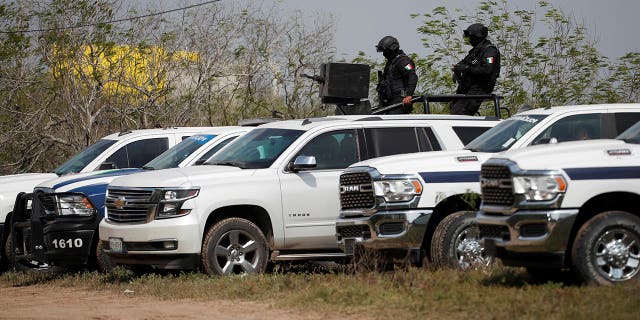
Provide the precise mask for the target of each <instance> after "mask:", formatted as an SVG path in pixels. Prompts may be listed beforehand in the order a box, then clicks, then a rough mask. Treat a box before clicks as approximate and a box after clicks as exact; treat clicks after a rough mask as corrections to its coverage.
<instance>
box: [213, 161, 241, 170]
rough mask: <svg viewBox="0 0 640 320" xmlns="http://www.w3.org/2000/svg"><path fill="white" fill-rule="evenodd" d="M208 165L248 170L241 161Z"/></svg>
mask: <svg viewBox="0 0 640 320" xmlns="http://www.w3.org/2000/svg"><path fill="white" fill-rule="evenodd" d="M206 164H210V165H216V166H232V167H238V168H240V169H246V167H245V165H244V163H242V162H240V161H220V162H207V163H206Z"/></svg>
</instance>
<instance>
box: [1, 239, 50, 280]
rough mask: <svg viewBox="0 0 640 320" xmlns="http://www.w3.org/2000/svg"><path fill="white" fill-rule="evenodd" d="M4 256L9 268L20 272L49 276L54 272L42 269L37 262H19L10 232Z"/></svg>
mask: <svg viewBox="0 0 640 320" xmlns="http://www.w3.org/2000/svg"><path fill="white" fill-rule="evenodd" d="M4 255H5V257H6V258H7V262H6V264H7V267H8V269H12V270H15V271H19V272H25V273H27V272H37V273H43V274H47V273H50V272H52V271H53V269H52V268H41V265H39V264H38V263H37V262H36V261H17V260H16V252H15V247H14V245H13V233H12V232H9V235H8V236H7V241H6V242H5V245H4Z"/></svg>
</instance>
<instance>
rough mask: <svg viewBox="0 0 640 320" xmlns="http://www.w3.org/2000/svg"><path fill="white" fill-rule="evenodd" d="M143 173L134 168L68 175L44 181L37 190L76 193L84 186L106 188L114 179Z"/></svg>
mask: <svg viewBox="0 0 640 320" xmlns="http://www.w3.org/2000/svg"><path fill="white" fill-rule="evenodd" d="M142 171H144V170H142V169H136V168H133V169H116V170H101V171H92V172H86V173H79V174H74V175H66V176H62V177H59V178H57V179H51V180H47V181H44V182H42V183H40V184H38V186H37V188H49V189H53V190H54V191H55V192H66V191H74V192H75V191H81V190H76V189H78V188H81V187H83V186H88V185H97V184H103V185H105V186H106V185H107V184H109V182H111V181H112V180H113V179H115V178H117V177H120V176H123V175H128V174H133V173H138V172H142ZM105 190H106V188H105Z"/></svg>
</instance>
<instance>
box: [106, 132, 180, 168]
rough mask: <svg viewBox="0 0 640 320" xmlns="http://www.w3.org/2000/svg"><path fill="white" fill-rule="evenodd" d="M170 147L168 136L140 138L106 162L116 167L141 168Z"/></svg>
mask: <svg viewBox="0 0 640 320" xmlns="http://www.w3.org/2000/svg"><path fill="white" fill-rule="evenodd" d="M168 148H169V139H168V138H153V139H145V140H138V141H134V142H131V143H129V144H128V145H126V146H124V147H122V148H120V149H119V150H118V151H116V152H115V153H114V154H112V155H111V156H110V157H109V158H107V160H106V161H105V162H112V163H114V164H115V166H116V168H141V167H142V166H143V165H144V164H145V163H147V162H149V160H151V159H153V158H155V157H157V156H158V155H160V154H161V153H163V152H164V151H165V150H167V149H168Z"/></svg>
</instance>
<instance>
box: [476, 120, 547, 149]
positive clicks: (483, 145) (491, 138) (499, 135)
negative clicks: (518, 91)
mask: <svg viewBox="0 0 640 320" xmlns="http://www.w3.org/2000/svg"><path fill="white" fill-rule="evenodd" d="M546 117H547V116H546V115H537V114H528V115H520V116H518V115H516V116H513V117H511V118H509V119H507V120H504V121H502V122H500V123H499V124H498V125H497V126H495V127H493V128H491V129H489V130H487V131H486V132H485V133H483V134H481V135H480V136H478V137H477V138H475V139H474V140H473V141H471V142H469V144H468V145H467V146H466V147H465V149H468V150H471V151H477V152H490V153H493V152H500V151H504V150H507V149H509V147H511V146H512V145H513V144H514V143H515V142H516V141H518V140H519V139H520V138H522V136H524V135H525V133H527V132H528V131H529V130H531V128H533V127H535V126H536V124H538V123H539V122H540V120H542V119H544V118H546Z"/></svg>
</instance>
